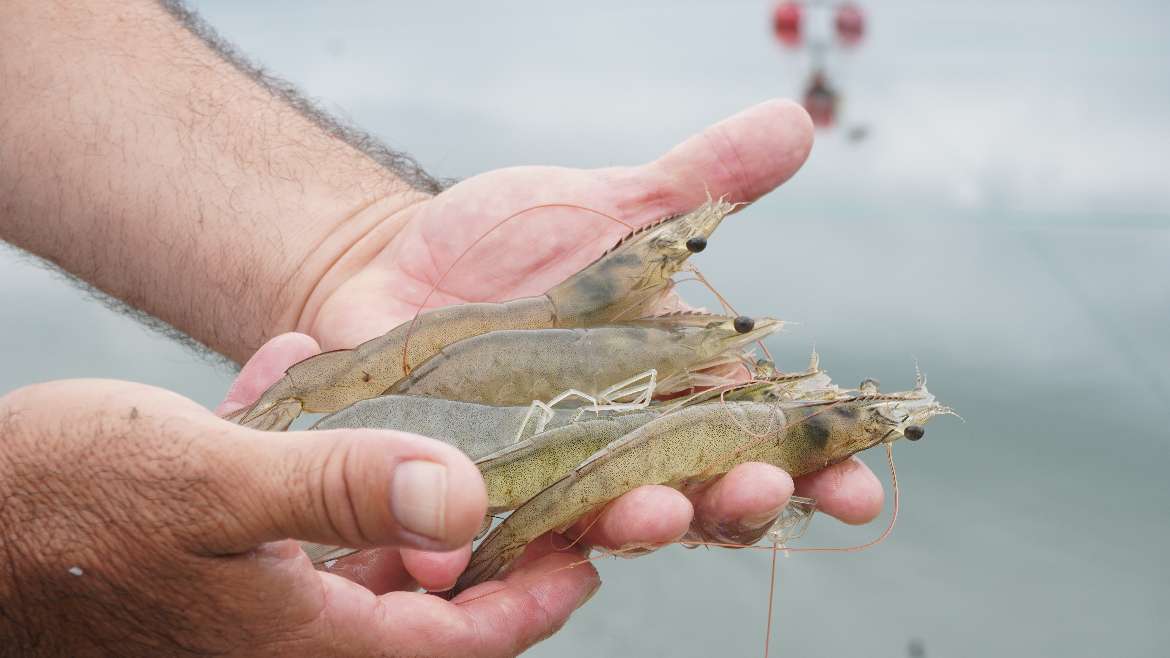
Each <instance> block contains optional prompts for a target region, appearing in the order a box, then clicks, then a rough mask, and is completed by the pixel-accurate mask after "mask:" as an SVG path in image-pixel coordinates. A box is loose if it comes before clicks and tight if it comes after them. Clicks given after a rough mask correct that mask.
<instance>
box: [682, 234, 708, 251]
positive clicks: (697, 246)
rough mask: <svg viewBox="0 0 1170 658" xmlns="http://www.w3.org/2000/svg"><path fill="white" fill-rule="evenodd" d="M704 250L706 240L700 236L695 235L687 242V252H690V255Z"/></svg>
mask: <svg viewBox="0 0 1170 658" xmlns="http://www.w3.org/2000/svg"><path fill="white" fill-rule="evenodd" d="M706 248H707V238H704V237H703V236H701V235H696V236H695V237H693V238H691V239H690V240H687V251H689V252H691V253H692V254H697V253H699V252H700V251H702V250H704V249H706Z"/></svg>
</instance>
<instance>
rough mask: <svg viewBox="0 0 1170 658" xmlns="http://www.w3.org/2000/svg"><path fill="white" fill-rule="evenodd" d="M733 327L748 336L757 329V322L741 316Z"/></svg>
mask: <svg viewBox="0 0 1170 658" xmlns="http://www.w3.org/2000/svg"><path fill="white" fill-rule="evenodd" d="M732 326H734V327H735V330H736V331H738V332H739V333H741V334H746V333H747V332H749V331H751V330H752V329H755V328H756V321H755V320H753V319H751V318H749V317H748V316H746V315H741V316H739V317H738V318H736V319H735V322H733V323H732Z"/></svg>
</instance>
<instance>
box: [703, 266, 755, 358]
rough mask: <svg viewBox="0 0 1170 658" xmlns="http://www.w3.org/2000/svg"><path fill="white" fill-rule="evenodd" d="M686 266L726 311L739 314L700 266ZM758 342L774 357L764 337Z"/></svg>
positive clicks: (729, 313) (730, 313)
mask: <svg viewBox="0 0 1170 658" xmlns="http://www.w3.org/2000/svg"><path fill="white" fill-rule="evenodd" d="M685 267H686V269H687V271H689V272H690V273H691V274H694V275H695V280H696V281H698V282H699V283H701V284H703V287H704V288H706V289H707V290H710V291H711V294H712V295H715V299H717V300H719V305H720V306H722V307H723V310H724V312H725V313H727V314H728V315H739V311H737V310H735V307H734V306H732V305H731V302H729V301H727V298H726V297H724V296H723V295H722V294H721V293H720V292H719V291H718V290H716V289H715V286H713V285H711V282H710V281H709V280H707V277H705V276H703V273H702V272H700V271H699V268H698V267H695V265H694V264H692V263H687V264H686V266H685ZM756 344H757V345H759V346H760V349H761V350H763V352H764V356H766V357H768V358H769V359H772V353H771V352H769V351H768V346H767V345H764V341H763V339H761V340H757V341H756ZM772 360H774V359H772Z"/></svg>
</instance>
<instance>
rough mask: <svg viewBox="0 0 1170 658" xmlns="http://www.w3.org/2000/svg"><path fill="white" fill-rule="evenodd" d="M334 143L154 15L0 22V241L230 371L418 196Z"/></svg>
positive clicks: (90, 12)
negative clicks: (135, 312) (204, 348)
mask: <svg viewBox="0 0 1170 658" xmlns="http://www.w3.org/2000/svg"><path fill="white" fill-rule="evenodd" d="M342 137H343V136H341V135H338V134H337V132H336V131H331V130H329V129H328V126H322V125H321V124H320V122H318V121H315V120H314V118H313V117H311V116H310V115H309V114H307V113H302V112H301V111H299V110H298V109H297V108H295V107H294V106H293V105H292V104H290V102H289V101H288V100H287V99H286V98H283V97H282V96H281V95H280V94H279V93H274V92H273V91H270V89H268V88H266V86H265V85H264V84H262V83H261V82H259V81H257V79H255V77H254V76H252V75H249V74H248V73H246V72H244V71H241V70H239V69H237V68H236V66H234V65H233V64H232V63H231V62H229V61H227V60H226V59H225V58H224V57H221V56H220V54H219V53H218V52H217V51H216V50H214V49H213V48H211V47H210V46H208V45H207V44H206V43H204V41H203V40H202V39H200V38H199V37H198V36H197V35H195V34H193V33H192V32H190V31H188V30H187V29H186V28H185V27H184V26H183V25H182V23H181V22H180V21H179V20H178V19H176V18H175V17H173V16H172V15H171V14H170V13H169V12H168V11H167V10H166V9H165V8H164V7H162V6H160V5H159V4H156V3H155V2H153V1H152V0H134V1H132V2H127V1H125V0H120V1H119V0H79V1H75V2H70V3H49V2H43V1H42V0H17V1H14V2H7V3H4V4H3V5H0V238H3V239H5V240H7V241H9V242H12V243H13V244H16V245H17V246H20V247H22V248H24V249H27V250H29V251H31V252H33V253H36V254H38V255H40V256H42V257H44V258H45V259H47V260H49V261H52V262H54V263H56V264H58V265H59V266H61V267H62V268H64V269H65V270H67V271H69V272H71V273H73V274H75V275H77V276H78V277H80V278H82V279H83V280H85V281H87V282H89V283H90V284H92V285H94V286H95V287H97V288H99V289H101V290H103V291H105V292H107V293H109V294H111V295H113V296H114V297H117V298H119V299H122V300H124V301H126V302H128V303H129V304H131V305H133V306H136V307H138V308H140V309H142V310H144V311H146V312H148V313H150V314H152V315H155V316H157V317H159V318H161V319H163V320H165V321H166V322H168V323H170V324H172V325H174V326H175V327H177V328H179V329H180V330H182V331H184V332H186V333H188V334H190V335H191V336H193V337H194V338H196V339H197V340H199V341H201V342H203V343H205V344H207V345H208V346H210V347H212V348H213V349H215V350H217V351H219V352H222V353H224V354H226V355H228V356H230V357H232V358H235V359H241V358H242V357H244V356H246V355H247V354H249V353H250V352H251V351H252V350H254V349H255V348H256V347H258V346H259V345H260V344H261V343H262V342H263V341H264V340H265V339H266V338H267V337H269V336H271V335H273V334H276V333H279V332H281V331H287V330H291V329H294V328H297V326H298V323H299V320H300V315H301V313H302V310H303V309H304V307H305V303H306V300H307V299H308V297H309V295H310V294H311V293H312V291H313V289H314V288H315V286H316V285H317V284H318V283H319V282H320V280H321V279H322V277H324V276H325V274H326V273H327V272H328V270H329V267H330V266H331V265H332V264H333V263H334V262H336V261H337V260H338V259H339V258H341V257H342V256H343V255H344V254H345V253H346V252H347V251H348V250H350V249H351V248H352V247H353V246H354V245H355V244H358V243H359V241H362V240H363V239H365V238H366V237H367V236H369V235H370V234H371V233H378V234H384V233H386V232H392V231H393V226H392V224H393V221H388V220H387V218H391V217H393V216H394V215H395V213H396V212H397V211H398V210H400V209H401V208H403V207H405V206H407V205H409V204H411V203H413V202H414V201H417V200H418V199H419V198H421V197H423V196H425V193H424V192H421V191H419V190H416V189H415V186H412V185H411V184H410V182H408V181H407V180H405V179H406V178H409V177H410V176H409V172H406V173H407V175H405V176H404V175H397V174H396V173H394V172H393V171H391V170H390V169H388V168H386V167H384V166H383V165H382V164H380V163H378V162H376V161H375V160H374V159H373V158H371V157H369V156H368V155H366V154H365V153H363V152H362V151H360V150H359V149H357V148H355V147H354V146H353V145H351V144H350V143H348V142H347V141H346V140H345V139H343V138H342ZM387 224H390V225H391V226H387ZM376 228H377V230H375V229H376ZM379 239H387V238H386V237H385V236H382V237H380V238H379Z"/></svg>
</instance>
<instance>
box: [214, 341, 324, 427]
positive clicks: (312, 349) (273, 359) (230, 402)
mask: <svg viewBox="0 0 1170 658" xmlns="http://www.w3.org/2000/svg"><path fill="white" fill-rule="evenodd" d="M320 351H321V346H319V345H318V344H317V341H316V340H313V338H312V337H311V336H307V335H305V334H298V333H294V332H289V333H286V334H280V335H279V336H276V337H275V338H272V339H271V340H269V341H268V342H267V343H264V344H263V345H261V346H260V349H258V350H256V353H255V354H253V355H252V358H250V359H248V362H247V363H245V364H244V367H243V368H241V369H240V374H239V375H237V376H236V380H235V381H234V382H232V386H231V388H229V389H228V392H227V397H226V398H224V401H223V402H221V403H220V404H219V406H218V407H216V408H215V413H216V415H218V416H223V415H226V414H229V413H231V412H233V411H236V410H237V409H242V408H243V407H246V406H247V405H249V404H252V403H253V402H255V401H256V398H258V397H260V394H261V393H263V392H264V391H265V390H266V389H267V388H268V387H269V386H272V384H273V383H275V382H276V381H277V380H278V379H280V378H281V377H282V376H284V371H285V370H288V368H289V366H291V365H293V364H294V363H297V362H298V361H303V360H305V359H307V358H309V357H310V356H313V355H314V354H317V353H319V352H320Z"/></svg>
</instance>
